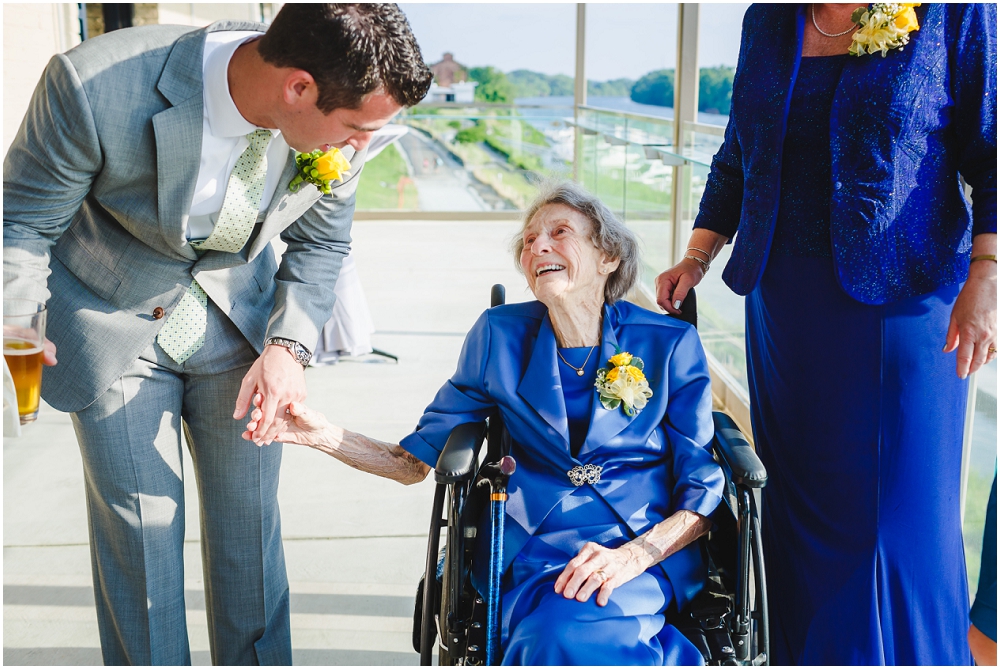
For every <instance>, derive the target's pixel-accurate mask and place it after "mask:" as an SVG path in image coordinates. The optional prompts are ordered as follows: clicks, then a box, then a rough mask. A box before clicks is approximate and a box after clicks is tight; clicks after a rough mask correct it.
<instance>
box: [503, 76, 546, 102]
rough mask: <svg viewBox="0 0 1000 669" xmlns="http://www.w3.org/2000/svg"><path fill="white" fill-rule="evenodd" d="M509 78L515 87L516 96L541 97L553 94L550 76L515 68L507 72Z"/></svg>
mask: <svg viewBox="0 0 1000 669" xmlns="http://www.w3.org/2000/svg"><path fill="white" fill-rule="evenodd" d="M507 79H508V80H509V81H510V83H511V85H512V86H513V87H514V97H516V98H541V97H548V96H550V95H552V86H551V85H550V84H549V77H548V76H547V75H544V74H542V73H541V72H532V71H531V70H514V71H513V72H508V73H507Z"/></svg>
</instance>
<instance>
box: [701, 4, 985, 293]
mask: <svg viewBox="0 0 1000 669" xmlns="http://www.w3.org/2000/svg"><path fill="white" fill-rule="evenodd" d="M916 12H917V17H918V20H919V22H920V30H919V31H917V32H913V33H911V34H910V43H909V44H908V45H907V46H906V47H904V48H903V49H901V50H894V51H890V52H889V53H888V54H887V55H886V56H885V58H883V57H882V56H881V55H879V54H876V55H866V56H861V57H860V58H851V59H850V60H849V62H848V63H847V64H846V65H845V66H844V69H843V74H842V75H841V79H840V84H839V86H838V87H837V91H836V94H835V96H834V100H833V110H832V112H831V115H830V149H831V159H832V168H833V169H832V179H833V189H832V193H833V195H832V198H831V203H830V228H831V238H832V239H831V241H832V246H833V257H834V264H835V266H836V271H837V276H838V279H839V281H840V284H841V286H842V287H843V288H844V290H845V291H846V292H847V293H848V294H849V295H850V296H851V297H853V298H854V299H856V300H858V301H860V302H864V303H867V304H884V303H886V302H891V301H894V300H898V299H902V298H905V297H910V296H914V295H922V294H924V293H928V292H931V291H933V290H935V289H937V288H940V287H942V286H947V285H951V284H954V283H958V282H960V281H964V280H965V279H966V278H967V276H968V269H969V251H970V249H971V236H972V235H977V234H980V233H986V232H994V233H995V232H996V229H997V191H996V182H997V154H996V146H997V138H996V119H997V112H996V101H997V89H996V77H997V69H996V66H997V49H996V37H997V32H996V5H986V4H969V5H964V4H936V3H935V4H924V5H922V6H920V7H917V9H916ZM805 21H806V14H805V7H804V6H803V5H777V4H776V5H753V6H752V7H750V9H748V10H747V13H746V16H745V18H744V20H743V38H742V39H743V41H742V44H741V46H740V55H739V61H738V64H737V66H736V77H735V80H734V82H733V101H732V111H731V113H730V116H729V125H728V127H727V128H726V136H725V142H724V144H723V145H722V148H720V149H719V152H718V153H717V154H716V156H715V158H714V160H713V161H712V169H711V173H710V175H709V177H708V183H707V184H706V187H705V194H704V196H703V198H702V201H701V210H700V212H699V214H698V218H697V219H696V221H695V227H696V228H707V229H709V230H713V231H715V232H718V233H720V234H722V235H725V236H726V237H729V238H732V237H733V236H734V235H735V236H736V239H735V241H734V247H733V253H732V257H731V259H730V261H729V264H728V265H727V266H726V269H725V272H724V273H723V279H724V280H725V281H726V283H727V284H728V285H729V286H730V288H732V289H733V290H734V291H735V292H736V293H738V294H740V295H746V294H748V293H750V292H751V291H752V290H753V289H754V288H755V287H756V286H757V283H758V281H759V280H760V277H761V275H762V274H763V272H764V267H765V266H766V264H767V256H768V252H769V250H770V246H771V239H772V237H773V234H774V226H775V220H776V218H777V215H778V203H779V200H780V193H779V186H780V182H781V156H782V144H783V142H784V135H785V126H786V123H787V120H788V108H789V104H790V101H791V95H792V88H793V87H794V85H795V77H796V74H797V72H798V69H799V62H800V60H801V54H802V35H803V31H804V27H805ZM960 174H961V175H962V176H963V177H964V178H965V180H966V181H967V182H968V183H969V185H971V186H972V189H973V193H972V197H973V204H972V207H971V211H970V207H969V205H968V204H967V203H966V200H965V198H964V197H963V194H962V186H961V183H960V180H959V175H960ZM737 233H738V234H737Z"/></svg>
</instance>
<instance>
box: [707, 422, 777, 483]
mask: <svg viewBox="0 0 1000 669" xmlns="http://www.w3.org/2000/svg"><path fill="white" fill-rule="evenodd" d="M712 418H713V419H714V421H715V442H716V444H717V445H718V447H719V453H720V454H721V456H722V459H723V460H724V461H725V464H726V466H727V467H728V468H729V471H730V473H731V474H732V480H733V483H735V484H736V485H738V486H746V487H748V488H763V487H764V486H765V485H767V470H766V469H764V464H763V463H762V462H761V461H760V458H758V457H757V453H756V452H754V450H753V447H752V446H750V442H748V441H747V440H746V438H745V437H744V436H743V433H742V432H740V429H739V427H738V426H737V425H736V423H735V421H733V419H732V418H730V417H729V416H727V415H726V414H724V413H722V412H721V411H715V412H713V413H712Z"/></svg>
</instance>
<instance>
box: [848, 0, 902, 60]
mask: <svg viewBox="0 0 1000 669" xmlns="http://www.w3.org/2000/svg"><path fill="white" fill-rule="evenodd" d="M919 6H920V3H919V2H876V3H875V4H872V5H870V6H869V7H858V8H857V9H856V10H854V13H853V14H851V20H852V21H854V22H855V23H856V24H858V25H859V26H860V28H858V30H857V32H855V33H854V41H853V42H851V48H850V49H849V50H848V53H849V54H851V55H852V56H863V55H865V54H866V53H875V52H876V51H881V52H882V57H883V58H885V54H886V53H888V52H889V50H890V49H902V48H903V47H904V46H906V45H907V44H908V43H909V41H910V33H911V32H913V31H914V30H920V26H919V25H918V24H917V13H916V12H915V11H913V8H914V7H919Z"/></svg>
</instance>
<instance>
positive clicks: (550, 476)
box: [401, 302, 724, 607]
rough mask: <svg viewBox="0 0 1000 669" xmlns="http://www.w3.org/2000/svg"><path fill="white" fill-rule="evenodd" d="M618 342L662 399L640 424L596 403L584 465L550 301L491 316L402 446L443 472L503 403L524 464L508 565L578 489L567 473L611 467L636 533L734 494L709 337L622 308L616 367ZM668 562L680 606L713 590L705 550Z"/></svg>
mask: <svg viewBox="0 0 1000 669" xmlns="http://www.w3.org/2000/svg"><path fill="white" fill-rule="evenodd" d="M616 347H620V348H621V349H622V350H625V351H628V352H629V353H631V354H633V355H637V356H639V357H640V358H642V359H643V362H644V363H645V369H644V372H645V374H646V378H647V379H648V380H649V386H650V388H651V389H652V390H653V396H652V398H650V400H649V403H648V404H647V405H646V407H645V408H644V409H643V410H642V411H641V412H640V413H639V414H638V415H636V416H634V417H632V418H629V417H628V416H626V415H625V413H624V412H623V411H622V410H621V409H616V410H614V411H609V410H607V409H605V408H604V407H603V406H602V405H601V403H600V402H599V401H597V400H596V398H595V401H594V403H593V413H592V415H591V422H590V430H589V432H588V433H587V437H586V440H585V441H584V444H583V446H582V447H581V448H580V454H579V456H578V458H574V457H573V456H572V455H571V453H570V446H569V424H568V422H567V418H566V405H565V402H564V400H563V392H562V382H561V381H560V378H559V368H558V364H559V362H558V360H557V358H556V338H555V334H554V332H553V330H552V324H551V322H550V321H549V318H548V310H547V309H546V307H545V306H544V305H543V304H541V303H539V302H527V303H522V304H511V305H506V306H500V307H495V308H493V309H490V310H488V311H486V312H485V313H484V314H483V315H482V316H481V317H480V318H479V320H478V321H477V322H476V324H475V325H474V326H473V328H472V330H471V331H470V332H469V335H468V337H467V338H466V340H465V346H464V347H463V349H462V354H461V356H460V358H459V362H458V369H457V370H456V372H455V375H454V376H453V377H452V378H451V380H449V381H448V382H447V383H445V385H444V386H443V387H442V388H441V390H440V391H438V394H437V396H436V397H435V398H434V401H433V402H431V404H430V406H428V407H427V409H426V410H425V412H424V415H423V417H422V418H421V419H420V422H419V424H418V425H417V429H416V431H415V432H413V433H412V434H410V435H409V436H407V437H406V438H405V439H403V441H402V442H401V444H402V446H403V448H405V449H406V450H407V451H409V452H410V453H412V454H413V455H415V456H416V457H418V458H420V459H421V460H422V461H424V462H425V463H427V464H428V465H430V466H432V467H433V466H434V464H435V463H436V462H437V458H438V455H439V454H440V452H441V450H442V449H443V448H444V445H445V442H446V441H447V439H448V435H449V434H450V433H451V431H452V429H453V428H454V427H456V426H457V425H461V424H463V423H469V422H475V421H479V420H483V419H484V418H486V416H487V415H488V414H489V412H490V410H491V409H493V408H494V407H499V409H500V413H501V416H502V417H503V420H504V424H505V425H506V427H507V430H508V432H509V433H510V436H511V442H512V443H511V455H512V456H513V457H514V459H515V460H516V461H517V471H516V472H515V473H514V475H513V476H512V477H511V479H510V483H509V484H508V494H509V499H508V502H507V518H506V521H505V536H504V558H505V564H504V569H505V570H506V568H507V566H508V565H509V564H510V562H511V561H512V560H513V559H514V557H515V556H516V555H517V553H518V552H519V551H520V550H521V548H522V547H523V546H524V544H525V543H526V542H527V540H528V538H529V537H530V536H531V535H532V534H533V533H534V532H535V531H536V530H537V529H538V527H539V526H541V524H542V521H543V520H545V517H546V516H547V515H548V514H549V513H550V512H551V511H552V509H553V508H554V507H555V506H556V505H557V504H558V503H559V501H560V500H562V499H563V498H564V497H565V496H566V495H569V494H570V493H571V492H573V490H574V489H575V488H574V487H573V484H572V483H571V482H570V480H569V478H568V477H567V475H566V472H567V471H569V470H570V469H572V468H573V467H575V466H577V465H581V464H588V463H593V464H597V465H600V466H602V467H603V468H604V470H603V472H602V474H601V480H600V481H599V482H598V483H597V484H596V485H594V490H595V491H596V492H597V493H598V494H600V495H601V497H603V498H604V499H605V500H606V501H607V502H608V504H609V505H610V506H611V507H612V508H613V509H614V510H615V512H616V513H617V515H618V517H619V518H620V520H621V522H622V523H623V524H625V525H627V526H628V527H629V528H630V530H631V532H632V533H634V535H636V536H638V535H640V534H642V533H644V532H646V531H647V530H649V529H651V528H652V527H653V525H655V524H656V523H658V522H660V521H662V520H665V519H666V518H667V517H669V516H670V515H671V514H673V513H674V512H675V511H678V510H681V509H688V510H691V511H694V512H696V513H700V514H702V515H704V516H708V515H710V514H711V513H712V512H713V511H714V510H715V508H716V507H717V506H718V505H719V502H720V501H721V499H722V490H723V483H724V478H723V474H722V470H721V469H720V468H719V466H718V465H717V464H716V463H715V461H714V460H713V459H712V455H711V453H710V452H709V450H708V449H707V445H708V444H709V442H710V441H711V439H712V434H713V429H714V428H713V425H712V413H711V412H712V395H711V390H710V381H709V377H708V364H707V362H706V359H705V352H704V350H703V349H702V346H701V340H700V339H699V338H698V333H697V331H696V330H695V329H694V328H693V327H691V326H690V325H688V324H686V323H682V322H681V321H678V320H676V319H673V318H671V317H669V316H665V315H661V314H654V313H653V312H651V311H646V310H645V309H642V308H640V307H637V306H635V305H633V304H629V303H627V302H618V303H617V304H615V305H613V306H605V312H604V325H603V333H602V344H601V350H600V355H601V356H603V360H604V361H607V360H608V358H610V357H611V356H613V355H614V354H615V351H616ZM595 392H596V391H595ZM660 566H661V567H662V568H663V569H664V571H665V572H666V574H667V577H668V578H669V579H670V582H671V585H672V587H673V589H674V593H675V597H676V598H677V601H678V606H680V607H683V605H684V604H685V603H686V602H687V601H688V600H689V599H690V598H691V597H693V596H694V595H695V594H697V592H698V590H699V589H700V588H701V587H702V584H703V583H704V578H705V565H704V563H703V561H702V557H701V552H700V550H699V548H698V544H697V543H694V544H690V545H688V546H687V547H685V548H684V549H682V550H681V551H679V552H678V553H675V554H674V555H672V556H670V557H669V558H667V559H666V560H664V561H663V562H662V563H660Z"/></svg>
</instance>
